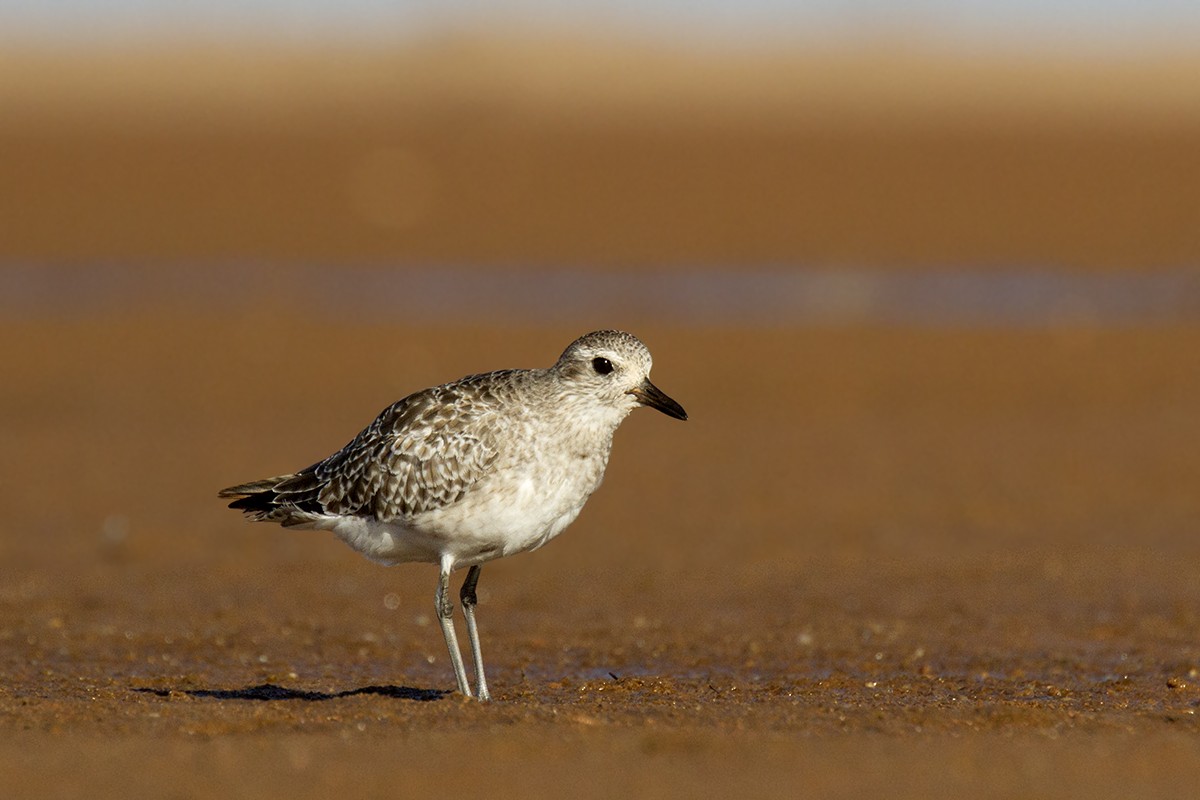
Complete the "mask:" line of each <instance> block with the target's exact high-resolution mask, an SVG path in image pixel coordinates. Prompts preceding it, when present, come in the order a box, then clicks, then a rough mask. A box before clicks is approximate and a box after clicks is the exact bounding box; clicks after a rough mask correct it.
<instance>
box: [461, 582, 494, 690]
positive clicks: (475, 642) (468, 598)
mask: <svg viewBox="0 0 1200 800" xmlns="http://www.w3.org/2000/svg"><path fill="white" fill-rule="evenodd" d="M480 571H481V567H480V566H479V565H478V564H476V565H475V566H473V567H471V569H470V570H468V571H467V577H466V580H464V581H463V585H462V590H461V591H460V592H459V593H458V597H459V599H460V600H462V610H463V616H464V617H466V618H467V638H469V639H470V640H471V657H472V658H473V659H474V660H475V690H476V692H478V694H479V699H480V700H491V699H492V695H491V693H490V692H488V687H487V678H485V677H483V652H482V651H481V650H480V649H479V629H478V628H476V627H475V604H476V602H477V599H476V597H475V584H477V583H479V573H480Z"/></svg>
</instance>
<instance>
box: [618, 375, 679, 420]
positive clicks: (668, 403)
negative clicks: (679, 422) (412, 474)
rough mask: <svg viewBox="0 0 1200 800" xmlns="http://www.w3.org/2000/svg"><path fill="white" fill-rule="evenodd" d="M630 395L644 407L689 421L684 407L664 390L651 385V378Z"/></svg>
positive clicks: (631, 390)
mask: <svg viewBox="0 0 1200 800" xmlns="http://www.w3.org/2000/svg"><path fill="white" fill-rule="evenodd" d="M629 393H630V394H631V395H633V396H634V397H636V398H637V400H638V402H639V403H641V404H642V405H644V406H650V407H651V408H657V409H658V410H659V411H661V412H662V413H664V414H666V415H667V416H668V417H674V418H675V419H687V412H686V411H684V410H683V406H681V405H679V403H676V402H675V401H674V400H672V399H671V398H669V397H667V396H666V395H665V394H663V392H662V390H661V389H659V388H658V387H657V386H655V385H654V384H653V383H651V382H650V379H649V378H647V379H646V380H644V381H642V385H641V386H638V387H637V388H635V389H630V390H629Z"/></svg>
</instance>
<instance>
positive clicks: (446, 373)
mask: <svg viewBox="0 0 1200 800" xmlns="http://www.w3.org/2000/svg"><path fill="white" fill-rule="evenodd" d="M576 333H578V331H575V330H573V329H566V328H558V327H547V328H526V329H508V330H495V329H489V330H473V329H468V328H462V327H444V328H437V329H429V328H425V329H422V330H412V329H405V328H403V327H398V326H386V325H370V324H354V323H349V324H346V323H342V324H338V325H326V324H321V323H319V322H316V321H313V320H311V319H303V318H299V317H297V316H292V315H289V314H287V313H284V312H278V313H268V314H263V315H259V316H248V315H243V314H226V315H205V314H203V313H201V312H195V313H192V314H174V315H172V316H170V317H164V316H155V315H152V314H151V315H147V314H145V313H131V314H122V315H111V316H104V315H100V316H94V317H89V318H84V319H78V320H72V321H66V320H63V319H53V318H51V319H47V320H44V321H25V322H19V323H18V322H12V321H9V322H6V323H3V329H2V330H0V340H3V341H4V342H5V343H6V347H5V352H4V362H5V364H4V372H5V380H4V381H3V383H2V384H0V438H2V440H3V441H4V442H5V446H4V448H3V451H2V455H0V458H2V459H3V461H2V462H0V501H2V502H3V504H4V506H5V507H6V508H8V509H9V512H8V513H7V514H6V517H5V520H4V522H3V525H2V527H0V564H2V567H0V570H2V573H0V669H2V670H3V681H2V683H0V729H3V731H4V735H3V736H2V737H0V774H3V775H4V776H5V785H6V787H8V788H7V789H6V794H10V795H11V796H14V797H17V796H21V797H25V796H55V797H74V796H80V795H83V794H86V795H87V796H122V797H130V796H147V797H148V796H153V797H161V796H172V797H229V796H262V795H278V796H282V795H287V796H293V797H297V796H298V797H309V796H312V797H316V796H328V794H329V793H331V792H335V791H336V792H345V793H351V794H362V793H365V792H372V793H375V794H384V793H387V794H389V795H397V794H399V795H400V796H411V795H414V794H415V793H417V792H423V793H430V792H434V791H438V792H442V793H458V792H469V791H478V792H484V793H486V794H488V795H492V796H498V797H518V796H528V795H530V794H549V793H551V792H553V793H555V794H562V793H570V794H572V795H582V796H612V795H613V794H617V793H621V792H635V791H636V792H637V793H639V794H642V795H646V794H653V795H655V796H666V797H674V796H678V797H694V796H722V795H729V794H733V793H737V794H758V795H765V794H768V793H771V794H778V793H780V792H795V791H798V790H802V789H809V790H811V791H813V792H814V793H821V794H824V795H829V796H847V797H850V796H855V797H858V796H863V795H864V794H866V793H867V792H876V793H884V792H886V793H887V794H889V795H890V796H896V797H929V796H946V797H951V796H963V795H964V794H967V793H969V794H971V795H972V796H980V797H993V796H997V797H998V796H1015V795H1028V794H1030V793H1034V794H1037V795H1039V796H1055V797H1128V796H1159V797H1172V796H1177V797H1185V796H1189V795H1190V794H1191V793H1192V787H1194V786H1195V785H1196V783H1195V780H1196V778H1197V777H1200V744H1198V743H1200V721H1198V719H1197V712H1198V710H1200V673H1198V672H1197V670H1198V669H1200V616H1198V614H1200V611H1198V609H1200V581H1197V579H1196V576H1197V574H1200V539H1198V538H1197V536H1196V520H1197V519H1198V518H1200V493H1198V492H1197V491H1196V486H1195V476H1196V475H1197V474H1200V417H1197V415H1196V412H1195V409H1196V408H1197V407H1200V381H1198V380H1197V376H1200V332H1198V331H1197V330H1196V329H1194V328H1191V327H1186V328H1162V329H1156V328H1133V329H1124V330H1102V329H1090V328H1069V329H1062V330H1045V331H1017V330H1006V331H985V330H924V331H921V330H912V329H906V330H900V329H892V330H888V329H878V330H876V329H845V330H823V329H808V330H800V331H796V330H762V331H744V330H717V329H709V328H703V327H700V328H693V329H685V328H661V327H653V326H649V327H648V326H645V325H643V326H642V327H641V328H639V330H638V333H640V334H641V335H642V337H643V338H644V339H645V340H646V341H647V342H648V343H649V344H650V346H651V348H652V350H653V351H654V353H655V357H656V368H655V373H654V376H655V379H656V381H657V383H658V384H659V385H660V386H661V387H663V388H664V389H665V390H667V391H668V392H669V393H671V394H672V395H673V396H675V397H676V398H678V399H679V400H680V401H681V402H682V403H684V404H685V406H686V407H687V409H688V411H689V413H690V414H691V417H692V418H691V420H690V421H688V422H687V423H678V422H675V421H673V420H670V419H668V418H666V417H663V416H661V415H658V414H655V413H653V412H651V411H642V412H639V413H637V414H635V415H634V416H633V417H632V418H631V419H630V420H629V421H628V422H627V423H626V424H625V426H624V427H623V428H622V430H621V431H620V432H619V434H618V441H617V443H616V448H615V453H614V457H613V460H612V463H611V465H610V468H609V476H608V479H607V481H606V483H605V485H604V486H603V487H602V489H601V490H600V492H599V493H598V494H597V495H596V496H595V497H594V498H593V499H592V501H591V503H590V504H589V505H588V507H587V508H586V509H585V511H584V513H583V515H582V516H581V518H580V519H579V520H578V521H577V522H576V524H575V525H574V526H573V527H572V528H571V529H570V530H569V531H568V532H567V533H566V534H564V535H563V536H562V537H560V538H559V539H557V540H555V541H554V542H552V543H551V544H550V545H548V546H547V547H545V548H543V549H542V550H540V551H538V552H536V553H534V554H529V555H523V556H520V557H517V558H514V559H509V560H506V561H502V562H499V563H495V564H493V565H489V566H488V567H487V568H486V569H485V570H484V574H483V579H482V581H481V584H480V589H481V591H480V597H481V607H480V616H481V625H482V628H483V634H484V647H485V653H486V655H487V658H488V663H489V666H490V677H491V681H492V684H493V692H494V694H495V696H496V702H494V703H492V704H490V705H487V706H483V705H479V704H475V703H472V702H468V701H464V700H462V699H461V698H459V697H458V696H456V695H453V694H448V693H447V690H449V689H450V688H451V686H452V677H451V673H450V669H449V666H448V664H447V662H446V658H445V654H444V653H443V652H442V643H441V636H440V633H439V631H438V630H437V626H436V623H435V622H433V621H432V619H433V615H432V593H433V588H434V581H435V571H434V569H433V568H432V567H429V566H421V565H407V566H402V567H397V568H393V569H387V568H382V567H378V566H375V565H373V564H370V563H368V562H366V561H365V560H363V559H361V558H360V557H359V556H357V555H356V554H354V553H352V552H350V551H349V550H348V549H347V548H345V547H344V546H343V545H341V544H340V543H338V542H336V541H334V540H333V539H332V538H331V537H330V536H329V535H328V534H322V533H303V532H299V533H298V532H288V531H284V530H282V529H278V528H275V527H273V526H266V525H252V524H250V523H246V522H243V521H242V519H241V517H240V516H239V515H238V514H236V513H235V512H232V511H228V510H226V509H224V508H223V506H222V504H221V502H220V501H218V500H217V498H216V497H215V491H216V490H217V489H218V488H220V487H222V486H225V485H228V484H230V483H233V482H236V481H240V480H243V479H248V478H253V477H258V476H261V475H265V474H273V473H277V472H281V471H286V470H289V469H293V468H296V467H298V466H302V465H304V464H307V463H310V462H311V461H313V460H315V459H316V458H319V457H321V456H323V455H325V454H326V453H328V452H330V451H332V450H333V449H334V448H337V447H339V446H341V445H342V444H343V443H344V442H345V441H346V440H347V439H348V438H349V437H350V436H352V435H353V434H354V433H355V432H357V430H358V428H359V427H360V426H361V425H362V424H364V423H365V422H366V421H367V420H368V419H369V418H370V417H371V416H372V415H373V414H374V413H375V412H376V411H378V410H379V409H380V408H382V407H383V406H384V405H386V404H387V403H389V402H390V401H391V400H393V399H395V398H396V397H398V396H400V395H402V394H404V393H405V392H407V391H409V390H412V389H415V388H418V387H421V386H425V385H429V384H432V383H435V382H439V381H441V380H445V379H448V378H451V377H455V376H457V375H460V374H465V373H468V372H473V371H478V370H481V369H487V368H494V367H500V366H529V365H539V364H545V363H549V362H550V361H551V360H552V359H553V358H554V357H555V356H556V355H557V352H558V351H559V349H560V348H561V347H562V346H563V345H565V344H566V342H568V341H569V340H570V339H571V338H573V336H574V335H575V334H576Z"/></svg>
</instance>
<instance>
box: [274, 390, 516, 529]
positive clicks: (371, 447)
mask: <svg viewBox="0 0 1200 800" xmlns="http://www.w3.org/2000/svg"><path fill="white" fill-rule="evenodd" d="M488 412H489V406H488V405H487V404H484V403H480V402H479V401H478V398H477V397H476V396H475V393H473V392H472V391H470V387H469V386H463V385H461V384H450V385H447V386H439V387H436V388H434V389H427V390H425V391H423V392H418V393H417V394H414V395H410V396H409V397H406V398H404V399H403V400H400V401H398V402H397V403H395V404H393V405H391V406H390V407H388V408H387V409H385V410H384V411H383V413H381V414H380V415H379V416H378V417H377V418H376V419H375V421H374V422H372V423H371V425H369V426H368V427H367V428H366V429H365V430H363V431H362V433H360V434H359V435H358V436H356V437H355V438H354V441H352V442H350V443H349V444H348V445H346V446H345V447H343V448H342V449H341V450H339V451H338V452H337V453H334V454H333V455H332V456H330V457H329V458H327V459H325V460H324V461H321V462H320V463H317V464H314V465H313V466H311V467H309V468H308V469H306V470H303V471H302V472H300V473H299V474H297V475H295V476H293V477H291V478H289V479H287V480H286V481H284V482H282V483H280V484H278V485H276V486H275V487H274V492H275V494H276V496H277V497H276V500H275V502H276V503H281V504H288V505H292V506H294V507H296V508H297V509H298V510H302V511H307V512H309V513H318V514H342V515H359V516H370V517H374V518H376V519H379V520H383V521H388V520H395V519H401V518H404V517H407V516H411V515H413V514H420V513H421V512H424V511H431V510H433V509H436V508H442V507H445V506H448V505H450V504H451V503H454V502H456V501H457V500H459V499H461V498H462V496H463V495H464V494H466V493H467V491H468V490H469V489H470V488H471V486H472V485H474V484H475V482H476V481H478V480H479V479H480V478H481V477H482V476H483V475H484V473H485V472H486V471H487V468H488V466H489V465H490V464H491V463H492V461H493V460H494V459H495V457H496V450H495V448H494V447H493V446H492V444H491V441H490V437H488V436H486V435H485V432H486V430H487V426H486V425H484V424H481V422H483V420H484V419H485V418H486V417H487V416H488Z"/></svg>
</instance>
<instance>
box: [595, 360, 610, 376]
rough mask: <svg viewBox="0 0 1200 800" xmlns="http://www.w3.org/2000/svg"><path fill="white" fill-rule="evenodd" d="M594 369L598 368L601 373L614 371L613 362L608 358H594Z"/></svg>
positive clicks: (597, 370) (605, 373) (598, 372)
mask: <svg viewBox="0 0 1200 800" xmlns="http://www.w3.org/2000/svg"><path fill="white" fill-rule="evenodd" d="M592 369H594V370H596V372H597V374H599V375H607V374H608V373H610V372H612V371H613V365H612V362H611V361H609V360H608V359H607V358H598V357H597V358H593V359H592Z"/></svg>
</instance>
